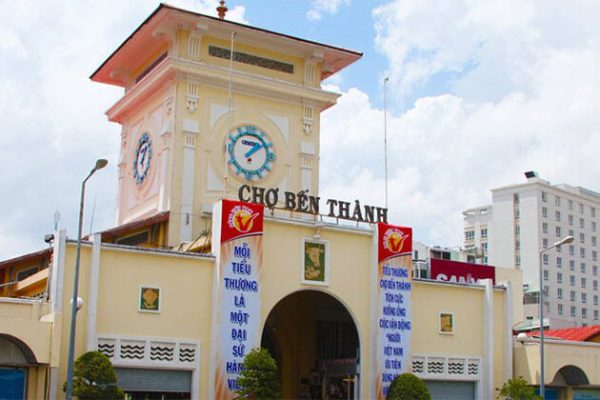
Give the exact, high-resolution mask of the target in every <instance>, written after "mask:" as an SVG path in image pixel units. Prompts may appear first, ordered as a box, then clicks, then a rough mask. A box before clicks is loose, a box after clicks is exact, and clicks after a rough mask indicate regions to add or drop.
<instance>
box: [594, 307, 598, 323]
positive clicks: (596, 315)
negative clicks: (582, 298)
mask: <svg viewBox="0 0 600 400" xmlns="http://www.w3.org/2000/svg"><path fill="white" fill-rule="evenodd" d="M597 320H598V310H594V321H597Z"/></svg>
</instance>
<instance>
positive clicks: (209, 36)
mask: <svg viewBox="0 0 600 400" xmlns="http://www.w3.org/2000/svg"><path fill="white" fill-rule="evenodd" d="M360 57H361V54H360V53H357V52H354V51H350V50H345V49H341V48H338V47H334V46H330V45H325V44H321V43H316V42H312V41H308V40H303V39H299V38H295V37H292V36H288V35H284V34H280V33H275V32H271V31H267V30H264V29H259V28H255V27H252V26H248V25H243V24H238V23H234V22H231V21H227V20H224V19H219V18H214V17H210V16H206V15H202V14H197V13H193V12H190V11H186V10H182V9H178V8H175V7H172V6H169V5H165V4H161V5H160V6H159V7H158V8H157V9H156V10H155V11H154V12H153V13H152V14H151V15H150V16H149V17H148V18H147V19H146V20H145V21H144V22H143V23H142V24H141V25H140V26H139V27H138V28H137V29H136V30H135V32H133V33H132V34H131V35H130V36H129V38H127V40H126V41H125V42H124V43H123V44H122V45H121V46H120V47H119V48H118V49H117V50H116V51H115V52H114V53H113V54H112V55H110V57H109V58H108V59H107V60H106V61H105V62H104V63H103V64H102V65H101V66H100V67H99V68H98V70H96V72H94V73H93V74H92V76H91V78H92V80H94V81H96V82H102V83H108V84H112V85H117V86H121V87H123V88H124V89H125V93H124V95H123V97H122V98H121V99H120V100H119V101H117V103H116V104H115V105H113V106H112V107H111V108H110V109H109V110H108V111H107V115H108V118H109V119H110V121H113V122H117V123H119V124H121V126H122V132H121V148H120V160H119V164H118V171H119V194H118V205H117V225H123V224H127V223H130V222H134V221H136V220H140V219H144V218H147V217H151V216H153V215H156V214H159V213H165V212H168V213H169V224H168V244H169V245H170V246H179V245H180V244H182V243H187V242H192V241H194V240H195V239H197V238H198V237H199V236H201V235H202V234H203V233H204V232H206V231H207V230H208V229H210V212H211V209H212V204H213V203H214V202H216V201H217V200H219V199H220V198H237V192H238V188H239V187H240V186H241V185H255V186H260V187H264V188H278V189H279V190H280V192H283V191H291V192H299V191H306V190H308V192H309V193H310V194H313V195H318V190H319V187H318V183H319V162H318V161H319V138H320V129H319V128H320V113H321V111H323V110H325V109H326V108H328V107H330V106H332V105H333V104H335V102H336V99H337V97H338V95H337V94H335V93H331V92H327V91H324V90H322V89H321V81H322V80H323V79H325V78H327V77H329V76H331V75H332V74H334V73H336V72H338V71H339V70H341V69H342V68H344V67H346V66H347V65H349V64H351V63H352V62H354V61H356V60H357V59H359V58H360Z"/></svg>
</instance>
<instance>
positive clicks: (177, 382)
mask: <svg viewBox="0 0 600 400" xmlns="http://www.w3.org/2000/svg"><path fill="white" fill-rule="evenodd" d="M115 372H116V374H117V385H119V387H121V388H122V389H123V390H124V391H126V392H178V393H190V392H191V390H192V372H191V371H180V370H168V369H139V368H115Z"/></svg>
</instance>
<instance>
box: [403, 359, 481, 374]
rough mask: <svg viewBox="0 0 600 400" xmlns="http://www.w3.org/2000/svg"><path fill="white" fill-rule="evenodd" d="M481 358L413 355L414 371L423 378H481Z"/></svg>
mask: <svg viewBox="0 0 600 400" xmlns="http://www.w3.org/2000/svg"><path fill="white" fill-rule="evenodd" d="M480 367H481V359H480V358H466V357H446V356H423V355H413V357H412V371H413V373H414V374H415V375H417V376H418V377H419V378H422V379H425V378H427V379H446V378H453V379H456V378H463V379H465V380H479V379H480V375H481V368H480Z"/></svg>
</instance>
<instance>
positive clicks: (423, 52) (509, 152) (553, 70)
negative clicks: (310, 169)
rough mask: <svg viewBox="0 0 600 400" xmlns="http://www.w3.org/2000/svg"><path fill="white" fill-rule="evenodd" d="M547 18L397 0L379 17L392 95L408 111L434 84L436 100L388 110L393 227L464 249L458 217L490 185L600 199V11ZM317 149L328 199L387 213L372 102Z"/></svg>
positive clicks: (344, 117)
mask: <svg viewBox="0 0 600 400" xmlns="http://www.w3.org/2000/svg"><path fill="white" fill-rule="evenodd" d="M586 4H587V6H589V7H596V5H595V3H591V4H590V3H586ZM550 8H551V7H547V6H546V5H542V4H539V3H535V2H521V1H519V2H512V3H509V2H502V3H488V2H474V3H471V2H463V3H459V2H452V3H443V2H442V3H440V2H427V1H402V2H400V1H397V2H393V3H390V4H388V5H386V6H384V7H381V8H379V9H378V10H376V11H375V13H374V15H375V19H376V26H377V30H378V32H379V33H378V37H377V45H378V46H379V49H380V50H381V51H382V52H383V53H384V54H385V55H386V56H387V57H388V60H389V73H390V77H391V81H392V83H393V84H392V90H390V92H389V93H390V95H391V96H392V97H394V96H395V99H396V100H397V101H398V102H401V101H402V100H405V99H406V98H407V97H409V96H408V95H407V93H409V92H413V93H417V92H423V91H425V92H427V85H429V84H430V82H431V81H435V80H438V82H437V86H436V88H435V89H437V90H438V93H436V94H435V95H431V96H421V97H420V98H417V100H416V101H415V102H414V103H413V104H412V105H409V106H408V108H406V109H405V110H404V111H397V109H392V111H391V112H389V115H388V146H389V153H388V154H389V171H390V174H389V176H390V179H389V192H390V201H389V203H390V220H391V221H393V222H395V223H399V224H406V225H411V226H413V227H415V235H416V237H417V238H419V239H421V240H424V241H426V242H429V243H432V244H445V245H457V244H460V243H461V240H462V238H461V230H462V216H461V211H462V210H464V209H466V208H469V207H473V206H477V205H483V204H486V203H489V202H490V197H491V196H490V189H492V188H494V187H498V186H502V185H507V184H511V183H516V182H520V181H523V180H524V178H523V171H526V170H532V169H533V170H537V171H538V172H539V173H540V174H541V176H542V177H543V178H545V179H548V180H551V181H552V182H554V183H560V182H566V183H570V184H573V185H581V186H585V187H588V188H590V189H593V190H597V191H598V190H600V187H599V186H598V181H597V176H598V175H599V174H600V163H598V162H597V161H596V160H597V155H596V153H597V150H596V149H598V148H599V147H598V146H600V113H598V112H597V107H598V104H600V74H598V71H599V70H600V45H599V44H600V40H599V39H600V29H598V27H597V25H595V24H592V23H591V20H592V19H593V18H592V17H591V16H590V15H594V14H596V15H597V12H596V11H594V10H590V9H589V8H586V7H560V6H559V7H558V9H556V8H552V9H550ZM564 22H569V23H568V24H565V23H564ZM556 26H560V27H561V29H560V30H561V33H562V32H564V36H561V37H559V35H556V34H555V33H554V31H555V30H556ZM451 72H455V73H456V75H453V74H451ZM439 74H448V75H445V76H444V77H443V79H444V80H445V81H446V82H444V83H446V85H445V86H444V85H440V82H439V80H440V76H439ZM440 87H443V88H445V90H441V94H440V93H439V92H440V89H439V88H440ZM434 92H435V90H434ZM398 93H402V94H404V96H405V97H404V99H401V95H399V94H398ZM366 143H368V144H369V146H366V145H365V144H366ZM321 150H322V155H321V188H322V190H323V192H324V193H326V194H327V196H332V197H338V198H348V199H354V198H359V199H361V201H362V200H363V199H364V201H365V202H367V203H375V204H382V203H383V193H384V181H383V170H384V169H383V161H382V160H383V114H382V110H381V109H377V108H375V107H373V106H372V105H371V104H370V99H369V96H368V95H367V94H366V93H363V92H361V91H360V90H358V89H350V90H348V91H347V92H345V93H343V96H342V97H341V98H340V99H339V102H338V105H337V106H336V107H333V108H331V109H330V110H328V111H326V113H324V115H323V120H322V148H321ZM349 182H351V183H349Z"/></svg>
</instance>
